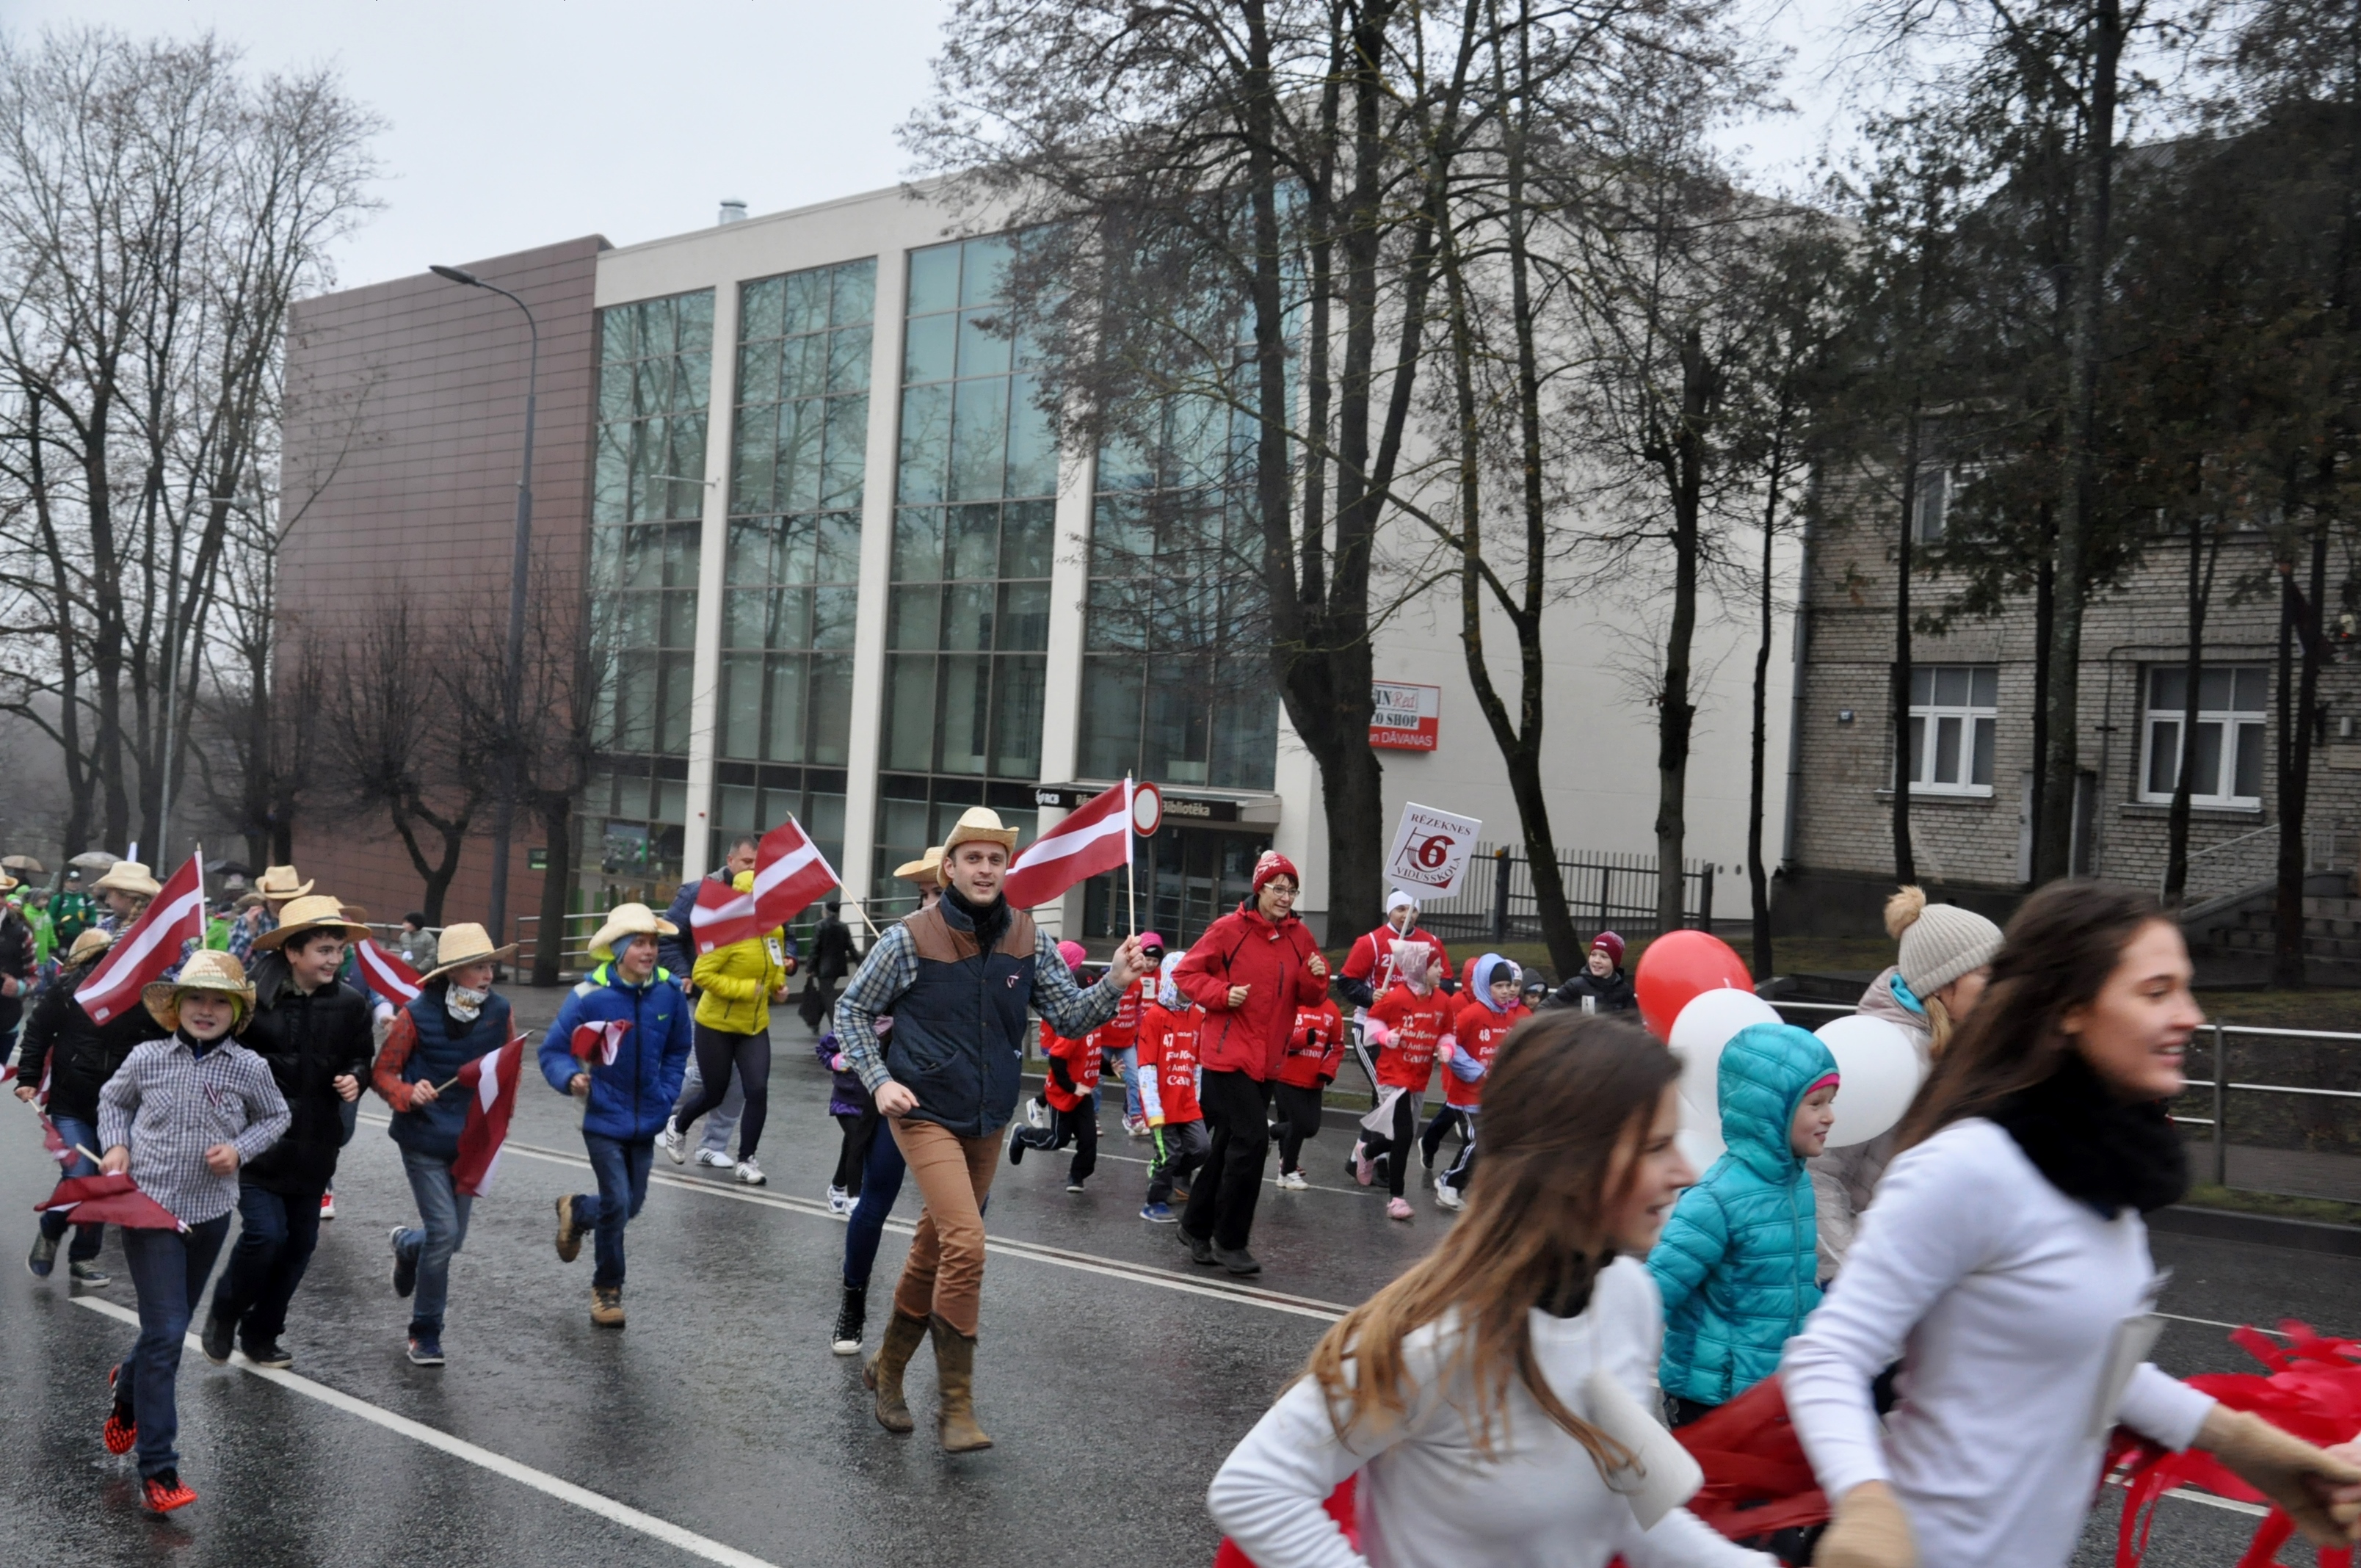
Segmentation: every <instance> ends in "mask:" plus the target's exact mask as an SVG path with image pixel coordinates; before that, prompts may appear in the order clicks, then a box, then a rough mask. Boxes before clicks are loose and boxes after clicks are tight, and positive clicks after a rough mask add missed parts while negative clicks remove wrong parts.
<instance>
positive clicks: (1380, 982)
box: [1338, 924, 1451, 996]
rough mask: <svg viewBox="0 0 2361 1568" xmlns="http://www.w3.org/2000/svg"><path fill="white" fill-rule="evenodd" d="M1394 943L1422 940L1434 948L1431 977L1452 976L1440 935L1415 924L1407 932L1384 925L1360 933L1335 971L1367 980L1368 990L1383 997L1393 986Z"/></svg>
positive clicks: (1444, 977)
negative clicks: (1342, 965) (1342, 964)
mask: <svg viewBox="0 0 2361 1568" xmlns="http://www.w3.org/2000/svg"><path fill="white" fill-rule="evenodd" d="M1396 942H1424V943H1425V944H1426V945H1427V946H1428V947H1430V948H1433V949H1434V968H1433V972H1434V978H1435V979H1437V980H1449V979H1450V978H1451V955H1450V953H1448V952H1447V951H1445V950H1444V946H1443V938H1440V937H1437V936H1436V935H1435V934H1434V933H1433V932H1432V931H1430V930H1428V929H1427V928H1426V927H1423V926H1420V925H1416V924H1413V925H1412V926H1411V928H1410V929H1409V930H1408V931H1407V932H1403V931H1397V930H1395V929H1394V928H1393V927H1391V926H1390V925H1387V926H1380V927H1378V928H1377V929H1376V930H1374V931H1367V932H1364V933H1362V935H1361V936H1360V937H1359V938H1357V939H1356V941H1355V942H1354V943H1353V946H1352V949H1351V950H1350V951H1349V952H1347V953H1346V954H1345V967H1344V968H1343V969H1342V970H1339V971H1338V972H1339V973H1340V974H1342V975H1343V976H1344V977H1345V979H1346V980H1366V981H1368V982H1369V989H1370V990H1371V991H1373V992H1376V993H1377V994H1378V995H1379V996H1383V995H1384V994H1385V993H1386V992H1389V991H1390V990H1392V989H1393V984H1394V944H1395V943H1396Z"/></svg>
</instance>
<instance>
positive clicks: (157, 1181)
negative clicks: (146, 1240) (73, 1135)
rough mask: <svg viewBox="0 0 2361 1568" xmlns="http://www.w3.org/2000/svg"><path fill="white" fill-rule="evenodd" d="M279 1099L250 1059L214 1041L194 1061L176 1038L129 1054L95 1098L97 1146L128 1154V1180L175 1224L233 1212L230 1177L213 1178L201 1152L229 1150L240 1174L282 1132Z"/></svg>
mask: <svg viewBox="0 0 2361 1568" xmlns="http://www.w3.org/2000/svg"><path fill="white" fill-rule="evenodd" d="M287 1123H288V1113H287V1100H286V1097H285V1096H283V1095H282V1094H280V1092H279V1085H278V1083H277V1082H276V1081H275V1080H273V1079H272V1078H271V1076H270V1069H269V1068H268V1067H266V1066H264V1065H263V1060H262V1058H260V1057H258V1056H256V1055H255V1054H254V1053H253V1052H252V1051H250V1050H247V1048H246V1047H244V1046H241V1045H239V1044H237V1043H236V1041H235V1040H224V1041H222V1042H221V1043H220V1044H219V1045H216V1046H215V1047H213V1049H211V1050H209V1051H207V1052H206V1053H205V1054H204V1056H203V1058H202V1059H201V1058H199V1057H198V1056H197V1055H196V1053H195V1052H194V1051H192V1050H191V1049H190V1048H189V1043H188V1041H186V1040H184V1039H182V1038H181V1036H178V1035H171V1036H166V1037H165V1038H163V1039H160V1040H149V1041H148V1043H147V1044H145V1045H142V1046H137V1047H133V1048H132V1052H131V1054H130V1055H129V1056H127V1057H126V1058H124V1059H123V1065H122V1066H121V1067H119V1068H117V1069H115V1076H114V1077H113V1078H110V1079H108V1080H106V1087H105V1088H104V1089H102V1090H100V1091H98V1141H99V1143H100V1145H101V1146H103V1147H104V1148H107V1149H112V1148H119V1147H124V1146H128V1147H129V1148H130V1150H131V1178H132V1179H133V1180H135V1181H137V1183H138V1184H139V1190H140V1191H142V1192H145V1193H146V1194H148V1197H150V1198H153V1199H154V1200H156V1201H157V1202H159V1203H161V1204H162V1205H163V1206H164V1207H165V1208H167V1209H169V1210H170V1211H171V1212H172V1217H173V1218H174V1219H177V1220H179V1221H180V1222H181V1223H182V1224H184V1225H201V1224H203V1223H204V1222H206V1221H207V1220H211V1219H214V1218H216V1217H217V1216H219V1215H223V1214H226V1213H228V1212H230V1211H231V1210H232V1209H235V1208H236V1207H237V1172H236V1170H233V1171H231V1172H230V1173H229V1174H228V1175H227V1176H215V1175H214V1173H213V1172H212V1171H211V1170H208V1169H207V1168H205V1151H206V1150H207V1149H209V1148H211V1147H213V1146H214V1145H215V1144H229V1145H231V1146H234V1147H236V1150H237V1160H238V1165H239V1166H240V1167H241V1168H243V1167H244V1166H245V1165H247V1163H248V1162H249V1161H251V1160H252V1159H253V1158H254V1157H255V1156H257V1155H258V1154H260V1153H261V1152H262V1151H263V1150H265V1149H267V1148H269V1146H271V1145H273V1144H275V1143H277V1142H278V1141H279V1138H280V1135H281V1134H282V1133H284V1132H286V1131H287Z"/></svg>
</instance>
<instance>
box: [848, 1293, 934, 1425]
mask: <svg viewBox="0 0 2361 1568" xmlns="http://www.w3.org/2000/svg"><path fill="white" fill-rule="evenodd" d="M926 1337H927V1320H926V1319H924V1318H913V1317H908V1316H906V1315H905V1314H903V1313H901V1312H895V1314H894V1315H893V1317H892V1318H891V1319H890V1320H888V1321H887V1322H886V1324H885V1340H884V1343H882V1344H880V1345H879V1346H878V1347H877V1354H875V1355H873V1356H871V1357H870V1358H869V1362H868V1365H864V1366H863V1367H862V1369H861V1381H862V1383H864V1384H866V1385H867V1386H868V1387H870V1388H871V1389H872V1390H873V1391H874V1392H875V1394H876V1396H877V1424H878V1425H879V1426H881V1427H884V1429H885V1430H886V1431H891V1432H906V1431H911V1430H912V1429H913V1428H915V1427H916V1426H917V1422H915V1421H913V1420H911V1419H910V1407H909V1406H908V1405H907V1404H906V1403H905V1402H904V1400H903V1398H902V1371H903V1368H905V1367H906V1366H908V1365H910V1357H911V1356H913V1355H915V1354H917V1349H918V1342H919V1341H921V1340H923V1339H925V1338H926Z"/></svg>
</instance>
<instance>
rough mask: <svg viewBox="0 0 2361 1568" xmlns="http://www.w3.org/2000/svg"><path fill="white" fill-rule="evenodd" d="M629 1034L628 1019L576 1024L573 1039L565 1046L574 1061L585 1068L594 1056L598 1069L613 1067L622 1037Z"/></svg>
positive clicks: (620, 1046) (629, 1021) (629, 1024)
mask: <svg viewBox="0 0 2361 1568" xmlns="http://www.w3.org/2000/svg"><path fill="white" fill-rule="evenodd" d="M630 1033H631V1020H630V1019H629V1018H609V1019H608V1020H606V1021H605V1022H604V1023H589V1024H577V1025H574V1037H573V1038H572V1039H570V1040H568V1041H566V1048H567V1049H568V1050H570V1051H572V1052H573V1053H574V1058H575V1059H576V1060H577V1061H579V1062H581V1063H582V1064H583V1065H584V1066H586V1067H587V1066H588V1065H589V1062H590V1058H591V1057H593V1056H594V1055H595V1056H596V1057H598V1065H599V1066H600V1067H612V1066H614V1065H615V1053H616V1052H617V1051H619V1050H620V1049H621V1048H622V1046H623V1036H625V1035H628V1034H630Z"/></svg>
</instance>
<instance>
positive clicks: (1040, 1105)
mask: <svg viewBox="0 0 2361 1568" xmlns="http://www.w3.org/2000/svg"><path fill="white" fill-rule="evenodd" d="M1025 1124H1026V1125H1027V1126H1028V1127H1042V1128H1047V1127H1048V1126H1049V1102H1048V1101H1047V1100H1044V1099H1041V1098H1040V1097H1039V1096H1038V1095H1037V1096H1035V1097H1034V1098H1033V1099H1030V1100H1027V1102H1025Z"/></svg>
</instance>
